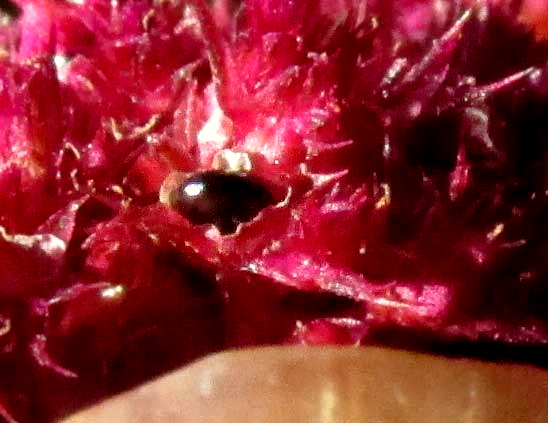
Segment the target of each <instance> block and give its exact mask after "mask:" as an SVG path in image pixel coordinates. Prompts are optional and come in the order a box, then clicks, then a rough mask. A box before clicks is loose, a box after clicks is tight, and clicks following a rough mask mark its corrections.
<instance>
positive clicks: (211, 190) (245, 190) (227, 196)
mask: <svg viewBox="0 0 548 423" xmlns="http://www.w3.org/2000/svg"><path fill="white" fill-rule="evenodd" d="M169 201H170V204H171V206H172V207H173V208H174V209H175V210H177V211H178V212H179V213H181V214H183V215H184V216H185V217H186V218H188V219H189V220H190V221H191V222H192V223H195V224H198V225H199V224H204V223H211V224H214V225H215V226H216V227H217V228H218V229H219V231H220V232H221V233H223V234H230V233H234V232H235V231H236V228H237V227H238V225H239V224H240V223H242V222H248V221H250V220H251V219H253V218H254V217H255V216H256V215H257V214H258V213H259V212H260V211H261V210H262V209H264V208H265V207H267V206H268V205H271V204H274V203H275V201H274V197H273V196H272V194H271V193H270V192H269V191H268V189H267V188H266V187H265V186H264V184H262V183H261V182H260V181H258V180H257V179H254V178H252V177H250V176H247V175H238V174H233V173H223V172H218V171H207V172H200V173H196V174H194V175H193V176H191V177H190V178H188V179H187V180H185V181H184V182H183V183H182V184H181V186H180V187H179V188H178V189H175V190H173V191H172V192H171V194H170V198H169Z"/></svg>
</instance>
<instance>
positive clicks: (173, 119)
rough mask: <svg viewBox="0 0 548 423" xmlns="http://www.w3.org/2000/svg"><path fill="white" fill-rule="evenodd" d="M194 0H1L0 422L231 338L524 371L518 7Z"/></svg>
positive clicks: (545, 50)
mask: <svg viewBox="0 0 548 423" xmlns="http://www.w3.org/2000/svg"><path fill="white" fill-rule="evenodd" d="M213 3H214V4H213V6H209V5H208V4H207V3H206V2H205V1H203V0H189V1H183V0H172V1H152V0H113V1H110V0H78V1H76V0H64V1H58V0H20V1H18V2H17V6H18V7H16V8H14V7H12V8H10V11H11V12H10V13H11V17H10V15H9V14H8V12H5V13H4V14H3V15H2V20H1V26H0V91H1V97H0V102H1V105H2V108H1V112H0V118H1V120H2V125H1V126H0V134H1V138H0V204H1V207H0V225H1V226H0V262H1V263H2V265H3V272H2V273H1V274H0V293H1V294H2V295H1V297H0V366H2V369H3V377H2V378H1V380H0V415H2V416H3V418H4V419H6V420H8V421H18V422H27V421H51V420H53V419H55V418H56V417H58V416H59V415H61V414H64V413H67V412H68V411H69V410H71V409H74V408H75V407H79V406H81V405H83V404H85V403H87V402H89V401H92V400H95V399H97V398H100V397H103V396H105V395H107V394H110V393H112V392H116V391H118V390H120V389H123V388H125V387H127V386H129V385H131V384H134V383H137V382H138V381H141V380H143V379H144V378H147V377H151V376H153V375H156V374H158V373H159V372H162V371H165V370H167V369H169V368H172V367H175V366H177V365H181V364H183V363H185V362H188V361H189V360H192V359H194V358H196V357H199V356H202V355H204V354H206V353H208V352H212V351H216V350H219V349H223V348H228V347H239V346H246V345H257V344H284V343H306V344H318V343H319V344H323V343H339V344H370V343H383V344H388V345H396V346H401V347H404V348H415V349H423V350H428V351H434V352H445V353H454V352H456V353H464V354H472V355H481V356H486V355H487V356H489V357H490V358H499V357H502V358H510V359H518V360H533V361H538V360H541V359H540V358H538V357H540V356H541V355H542V354H540V353H538V352H539V351H544V352H546V348H545V347H543V346H544V345H545V344H546V343H547V342H548V315H547V314H546V307H545V305H546V303H547V301H548V284H547V278H548V266H547V265H546V264H545V263H548V260H546V253H545V251H546V247H547V239H548V238H547V233H546V222H547V219H548V200H547V193H548V180H547V175H548V154H547V151H548V149H547V147H548V145H547V144H548V129H547V127H546V124H545V122H544V120H545V116H546V115H547V114H548V106H547V105H548V46H547V45H546V44H544V43H543V42H542V41H541V40H542V34H543V32H542V30H541V26H540V24H537V23H535V25H536V26H534V27H528V26H527V25H526V24H524V23H522V22H521V21H527V22H537V21H535V20H534V19H530V18H527V17H528V16H529V15H530V13H529V11H530V10H531V6H530V4H532V3H527V4H528V5H529V6H527V7H525V8H524V9H523V11H522V9H521V5H516V3H519V2H513V1H487V0H483V1H465V0H462V1H449V0H447V1H444V0H442V1H439V0H438V1H431V0H390V1H386V0H377V1H363V0H345V1H343V0H341V1H336V2H332V1H329V2H328V1H324V0H321V1H312V0H310V1H309V0H299V1H284V0H244V1H242V2H241V3H240V2H229V1H223V0H220V1H217V2H213ZM2 4H3V3H2ZM14 10H17V11H18V13H15V12H14ZM521 12H523V13H521ZM14 15H18V16H14ZM517 17H519V19H518V18H517ZM523 350H525V351H526V352H527V354H525V355H526V357H523V355H521V351H523ZM541 364H544V365H546V361H545V359H544V361H542V363H541Z"/></svg>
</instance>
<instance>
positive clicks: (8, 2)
mask: <svg viewBox="0 0 548 423" xmlns="http://www.w3.org/2000/svg"><path fill="white" fill-rule="evenodd" d="M0 14H5V15H7V16H9V17H11V18H17V17H19V15H20V14H21V9H20V8H19V6H17V5H16V4H15V3H14V2H13V1H12V0H0Z"/></svg>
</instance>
